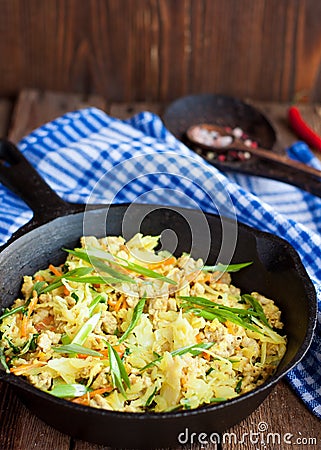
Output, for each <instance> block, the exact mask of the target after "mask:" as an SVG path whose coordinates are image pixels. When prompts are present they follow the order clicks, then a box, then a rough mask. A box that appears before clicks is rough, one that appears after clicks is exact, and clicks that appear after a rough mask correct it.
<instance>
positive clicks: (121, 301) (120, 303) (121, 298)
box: [114, 295, 124, 312]
mask: <svg viewBox="0 0 321 450" xmlns="http://www.w3.org/2000/svg"><path fill="white" fill-rule="evenodd" d="M123 301H124V297H123V296H122V295H121V296H120V297H119V299H118V300H117V302H116V304H115V306H114V310H115V311H116V312H118V311H119V310H120V307H121V305H122V303H123Z"/></svg>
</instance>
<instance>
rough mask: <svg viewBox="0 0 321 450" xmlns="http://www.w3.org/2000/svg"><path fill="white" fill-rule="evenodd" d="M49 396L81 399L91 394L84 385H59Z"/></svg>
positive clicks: (49, 392)
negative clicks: (88, 393)
mask: <svg viewBox="0 0 321 450" xmlns="http://www.w3.org/2000/svg"><path fill="white" fill-rule="evenodd" d="M46 392H47V393H48V394H51V395H54V396H55V397H59V398H75V397H81V396H82V395H85V394H86V393H87V392H89V389H88V388H87V387H86V386H84V385H83V384H78V383H76V384H57V385H56V386H55V387H54V388H53V389H51V391H46Z"/></svg>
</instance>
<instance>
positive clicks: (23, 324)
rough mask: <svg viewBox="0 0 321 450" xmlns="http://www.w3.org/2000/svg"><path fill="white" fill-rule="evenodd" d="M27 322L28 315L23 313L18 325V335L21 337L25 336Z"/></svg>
mask: <svg viewBox="0 0 321 450" xmlns="http://www.w3.org/2000/svg"><path fill="white" fill-rule="evenodd" d="M27 324H28V317H27V316H26V315H25V314H23V315H22V320H21V327H20V337H22V338H24V337H26V336H27Z"/></svg>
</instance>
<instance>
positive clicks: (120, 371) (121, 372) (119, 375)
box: [106, 341, 130, 398]
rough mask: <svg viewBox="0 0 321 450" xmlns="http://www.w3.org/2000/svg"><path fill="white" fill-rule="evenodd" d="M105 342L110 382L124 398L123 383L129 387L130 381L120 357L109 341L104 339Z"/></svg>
mask: <svg viewBox="0 0 321 450" xmlns="http://www.w3.org/2000/svg"><path fill="white" fill-rule="evenodd" d="M106 344H107V347H108V357H109V367H110V375H111V379H112V384H113V386H114V387H115V388H117V389H118V390H119V391H120V392H121V393H122V394H123V396H124V397H125V398H127V397H126V392H125V389H124V384H125V386H126V387H127V388H130V381H129V378H128V374H127V372H126V369H125V366H124V363H123V362H122V360H121V359H120V357H119V355H118V353H117V352H116V350H115V349H114V348H113V347H112V346H111V345H110V343H109V342H107V341H106Z"/></svg>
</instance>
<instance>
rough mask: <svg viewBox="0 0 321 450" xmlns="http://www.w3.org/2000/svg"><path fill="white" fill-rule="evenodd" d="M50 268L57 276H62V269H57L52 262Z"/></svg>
mask: <svg viewBox="0 0 321 450" xmlns="http://www.w3.org/2000/svg"><path fill="white" fill-rule="evenodd" d="M49 270H50V271H51V272H52V273H53V274H54V275H56V276H57V277H60V276H61V271H60V270H59V269H57V268H56V267H55V266H53V265H52V264H50V265H49Z"/></svg>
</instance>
